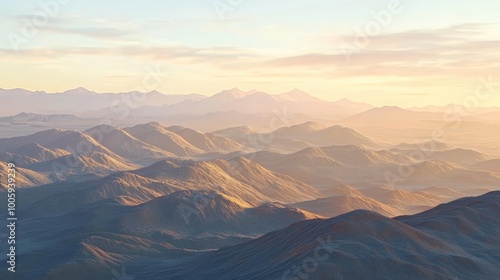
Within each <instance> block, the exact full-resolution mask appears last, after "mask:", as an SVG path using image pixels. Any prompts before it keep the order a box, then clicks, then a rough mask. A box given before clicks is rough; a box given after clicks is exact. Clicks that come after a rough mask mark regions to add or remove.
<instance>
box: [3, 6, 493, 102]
mask: <svg viewBox="0 0 500 280" xmlns="http://www.w3.org/2000/svg"><path fill="white" fill-rule="evenodd" d="M49 2H50V1H48V2H47V3H49ZM60 2H61V3H62V4H60V5H57V9H56V8H54V7H49V8H51V9H48V8H46V7H45V8H44V6H41V5H40V4H36V3H34V2H33V3H30V2H23V3H21V2H19V1H14V2H13V1H9V2H8V3H4V4H3V8H4V9H3V12H4V14H5V15H6V16H5V17H2V18H1V19H0V23H2V24H1V25H0V33H2V34H5V36H2V38H1V39H0V53H1V54H2V55H1V56H0V63H1V64H2V66H1V67H0V77H1V78H0V85H1V86H2V87H8V88H26V89H29V90H43V91H49V92H61V91H64V90H66V89H70V88H77V87H80V86H82V87H85V88H88V89H91V90H94V91H98V92H114V91H118V92H128V91H133V90H135V89H136V88H137V87H138V86H141V83H142V80H143V78H144V76H145V75H147V74H148V73H149V72H150V71H153V72H156V74H158V75H161V76H162V77H163V79H164V80H163V81H162V83H159V84H158V85H157V86H156V87H155V89H157V90H158V91H161V92H175V93H180V94H187V93H193V92H195V93H201V94H204V95H209V94H211V93H214V92H218V91H220V89H221V88H233V87H235V86H236V87H239V88H242V89H244V90H245V91H247V90H251V89H254V88H257V89H260V90H262V91H266V92H285V91H287V90H289V89H291V88H300V89H302V90H304V91H306V92H310V93H311V94H313V95H314V96H316V97H320V98H322V99H326V100H338V99H341V98H343V97H346V96H349V97H350V99H352V100H354V101H365V102H368V103H370V104H373V105H375V106H382V105H387V104H391V105H396V106H401V107H412V106H426V105H430V104H435V105H445V104H450V103H454V104H456V103H462V102H463V100H464V99H465V98H466V97H467V96H468V95H470V94H474V91H475V88H476V87H477V85H478V84H480V83H481V81H480V80H481V79H486V80H488V79H489V80H490V83H494V84H497V85H498V78H497V77H495V73H498V72H500V71H499V70H500V68H499V65H500V63H499V61H500V56H499V53H498V42H499V39H500V38H498V34H500V32H498V31H499V30H500V20H499V19H498V17H497V15H498V14H499V13H500V3H498V2H494V1H487V0H480V1H474V2H473V3H472V2H456V1H440V2H439V3H435V2H433V1H405V0H401V1H399V0H391V1H382V0H377V1H367V0H363V1H357V2H356V3H357V4H356V5H347V4H346V3H347V2H345V1H333V2H332V1H325V0H315V1H309V2H307V3H298V2H293V1H288V2H273V3H269V2H258V1H257V2H256V1H233V2H231V3H232V4H231V5H229V4H227V3H226V2H224V1H222V0H216V1H201V0H196V1H189V2H182V3H170V2H168V1H167V2H161V3H159V2H154V3H153V2H148V1H143V2H141V3H140V4H138V3H135V2H133V1H123V2H121V4H120V5H114V4H110V3H108V2H102V1H100V2H95V3H93V4H89V3H88V2H78V1H62V0H61V1H60ZM42 3H45V2H42ZM148 3H149V4H148ZM90 7H92V8H90ZM44 9H46V10H47V9H48V11H49V13H48V15H47V14H45V15H46V16H45V17H44V16H43V15H44V14H43V13H44ZM36 15H38V16H39V17H38V18H37V17H36ZM40 15H42V16H40ZM33 16H35V17H33ZM422 19H431V20H422ZM432 19H436V20H432ZM26 70H28V71H26ZM55 77H57V78H55ZM194 80H196V82H193V81H194ZM488 104H490V105H492V106H500V95H495V96H493V97H492V98H491V99H489V100H488Z"/></svg>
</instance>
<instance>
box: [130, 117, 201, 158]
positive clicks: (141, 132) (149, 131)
mask: <svg viewBox="0 0 500 280" xmlns="http://www.w3.org/2000/svg"><path fill="white" fill-rule="evenodd" d="M124 130H125V131H126V132H128V133H130V135H132V136H134V137H136V138H137V139H139V140H141V141H143V142H144V143H147V144H150V145H153V146H155V147H157V148H160V149H162V150H164V151H168V152H170V153H172V154H174V155H176V156H192V155H198V154H202V153H204V151H203V150H201V149H199V148H197V147H195V146H193V145H191V144H190V143H189V142H188V141H186V140H185V139H184V138H182V137H181V136H180V135H178V134H176V133H173V132H171V131H169V130H168V129H167V128H166V127H165V126H163V125H162V124H160V123H147V124H140V125H136V126H134V127H130V128H125V129H124Z"/></svg>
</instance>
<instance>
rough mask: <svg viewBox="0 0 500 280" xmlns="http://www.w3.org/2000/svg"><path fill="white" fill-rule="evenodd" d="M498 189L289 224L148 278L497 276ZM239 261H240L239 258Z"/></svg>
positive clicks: (499, 273)
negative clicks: (399, 213)
mask: <svg viewBox="0 0 500 280" xmlns="http://www.w3.org/2000/svg"><path fill="white" fill-rule="evenodd" d="M499 200H500V192H493V193H489V194H486V195H484V196H480V197H474V198H464V199H461V200H458V201H453V202H451V203H448V204H445V205H441V206H439V207H437V208H434V209H432V210H429V211H427V212H424V213H421V214H417V215H413V216H406V217H400V218H395V219H389V218H386V217H384V216H382V215H379V214H376V213H374V212H370V211H366V210H358V211H354V212H351V213H348V214H345V215H342V216H339V217H336V218H333V219H330V220H321V219H319V220H311V221H305V222H299V223H296V224H293V225H291V226H289V227H287V228H285V229H283V230H279V231H275V232H272V233H269V234H267V235H264V236H263V237H261V238H259V239H257V240H254V241H250V242H248V243H245V244H241V245H237V246H233V247H228V248H224V249H221V250H219V251H217V252H214V253H208V254H206V255H202V256H199V257H196V258H193V259H192V260H191V261H189V262H187V263H185V264H182V265H176V266H171V267H168V266H166V267H165V268H164V269H163V270H161V271H158V272H142V273H140V274H138V275H140V276H141V277H148V278H150V279H154V278H155V277H160V275H162V277H165V275H168V277H167V279H295V278H298V277H302V278H304V277H308V278H310V279H386V278H391V279H400V278H401V277H402V276H403V277H404V278H405V279H424V278H425V279H477V277H480V278H482V279H496V278H497V277H498V275H500V269H499V267H498V265H497V264H498V250H499V249H500V248H499V245H498V242H496V240H497V239H498V237H499V236H500V221H499V220H498V219H497V217H496V215H497V214H496V213H498V212H499V211H500V206H499V205H500V204H499V203H498V202H499ZM243 259H244V260H245V262H241V261H240V260H243Z"/></svg>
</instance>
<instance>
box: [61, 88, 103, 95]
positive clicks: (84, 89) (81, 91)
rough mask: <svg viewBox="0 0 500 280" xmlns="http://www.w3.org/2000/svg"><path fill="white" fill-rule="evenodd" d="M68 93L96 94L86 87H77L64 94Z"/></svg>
mask: <svg viewBox="0 0 500 280" xmlns="http://www.w3.org/2000/svg"><path fill="white" fill-rule="evenodd" d="M68 93H73V94H95V92H93V91H90V90H88V89H86V88H84V87H77V88H74V89H70V90H67V91H65V92H63V94H68Z"/></svg>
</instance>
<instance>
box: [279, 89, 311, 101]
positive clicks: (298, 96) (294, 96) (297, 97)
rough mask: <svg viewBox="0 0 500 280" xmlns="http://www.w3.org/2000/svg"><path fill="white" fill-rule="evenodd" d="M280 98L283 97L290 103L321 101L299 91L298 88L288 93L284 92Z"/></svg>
mask: <svg viewBox="0 0 500 280" xmlns="http://www.w3.org/2000/svg"><path fill="white" fill-rule="evenodd" d="M279 97H281V98H283V99H287V100H289V101H303V102H304V101H305V102H317V101H320V99H318V98H316V97H314V96H312V95H310V94H309V93H307V92H305V91H303V90H300V89H297V88H294V89H293V90H291V91H288V92H284V93H282V94H280V95H279Z"/></svg>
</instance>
